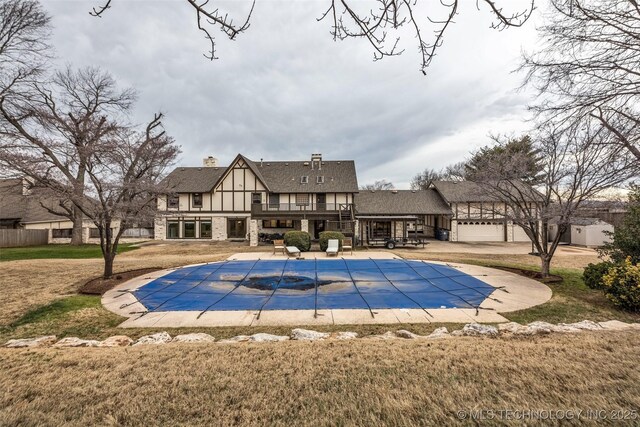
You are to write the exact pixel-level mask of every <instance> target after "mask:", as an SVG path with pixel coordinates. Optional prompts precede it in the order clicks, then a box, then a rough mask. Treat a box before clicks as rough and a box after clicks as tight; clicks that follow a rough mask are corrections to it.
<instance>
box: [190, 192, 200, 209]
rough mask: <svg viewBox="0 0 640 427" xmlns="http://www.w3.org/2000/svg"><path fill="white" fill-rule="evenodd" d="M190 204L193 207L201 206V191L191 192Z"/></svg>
mask: <svg viewBox="0 0 640 427" xmlns="http://www.w3.org/2000/svg"><path fill="white" fill-rule="evenodd" d="M192 205H193V207H194V208H201V207H202V193H193V199H192Z"/></svg>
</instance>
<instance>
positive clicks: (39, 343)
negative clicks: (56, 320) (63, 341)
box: [4, 335, 56, 348]
mask: <svg viewBox="0 0 640 427" xmlns="http://www.w3.org/2000/svg"><path fill="white" fill-rule="evenodd" d="M55 342H56V336H55V335H47V336H44V337H36V338H23V339H18V340H9V341H7V342H6V344H5V345H4V346H5V347H9V348H24V347H49V346H50V345H53V344H55Z"/></svg>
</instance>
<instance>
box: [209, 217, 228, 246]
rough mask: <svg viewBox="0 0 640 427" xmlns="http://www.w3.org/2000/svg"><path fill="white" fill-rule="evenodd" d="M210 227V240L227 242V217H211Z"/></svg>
mask: <svg viewBox="0 0 640 427" xmlns="http://www.w3.org/2000/svg"><path fill="white" fill-rule="evenodd" d="M211 227H212V237H211V239H212V240H227V217H224V216H223V217H220V216H217V217H213V219H212V222H211Z"/></svg>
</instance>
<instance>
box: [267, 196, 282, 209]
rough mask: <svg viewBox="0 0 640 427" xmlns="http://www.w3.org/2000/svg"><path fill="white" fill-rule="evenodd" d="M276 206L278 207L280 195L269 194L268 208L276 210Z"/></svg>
mask: <svg viewBox="0 0 640 427" xmlns="http://www.w3.org/2000/svg"><path fill="white" fill-rule="evenodd" d="M278 206H280V195H279V194H269V207H270V208H276V209H277V208H278Z"/></svg>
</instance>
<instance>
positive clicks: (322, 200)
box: [316, 193, 327, 211]
mask: <svg viewBox="0 0 640 427" xmlns="http://www.w3.org/2000/svg"><path fill="white" fill-rule="evenodd" d="M316 210H318V211H326V210H327V195H326V194H324V193H318V194H316Z"/></svg>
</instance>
